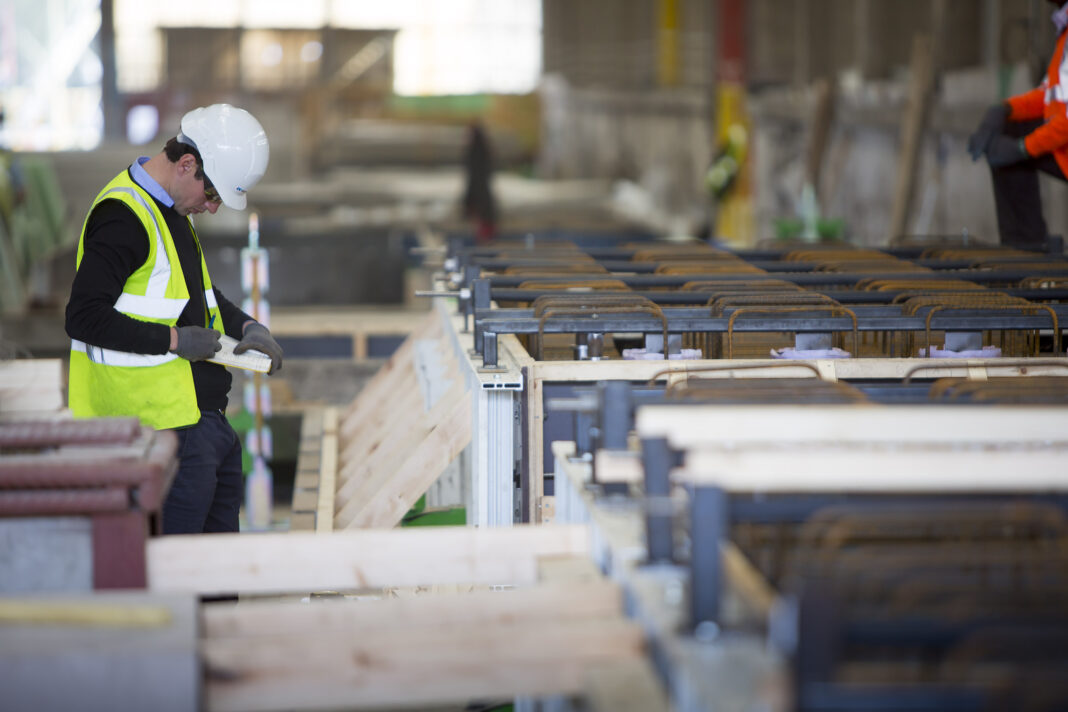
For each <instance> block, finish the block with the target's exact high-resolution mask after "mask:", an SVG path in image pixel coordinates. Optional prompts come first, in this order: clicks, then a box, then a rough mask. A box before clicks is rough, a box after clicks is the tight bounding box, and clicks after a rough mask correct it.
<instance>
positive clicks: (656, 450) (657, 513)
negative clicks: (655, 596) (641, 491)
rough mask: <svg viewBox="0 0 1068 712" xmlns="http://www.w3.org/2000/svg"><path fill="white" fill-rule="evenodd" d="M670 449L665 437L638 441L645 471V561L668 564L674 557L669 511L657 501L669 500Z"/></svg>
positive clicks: (665, 501) (664, 501)
mask: <svg viewBox="0 0 1068 712" xmlns="http://www.w3.org/2000/svg"><path fill="white" fill-rule="evenodd" d="M672 459H673V458H672V453H671V449H670V448H669V447H668V442H667V439H666V438H646V439H643V440H642V467H643V469H644V471H645V497H646V511H645V537H646V549H647V551H646V555H647V557H648V561H649V563H653V564H659V563H670V562H671V561H672V560H673V559H674V558H675V543H674V541H673V540H672V536H671V528H672V517H671V511H670V509H669V508H668V507H667V506H661V504H660V503H665V504H667V503H669V502H670V497H671V480H670V477H669V473H670V471H671V463H672Z"/></svg>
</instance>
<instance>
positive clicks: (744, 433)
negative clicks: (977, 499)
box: [635, 404, 1068, 454]
mask: <svg viewBox="0 0 1068 712" xmlns="http://www.w3.org/2000/svg"><path fill="white" fill-rule="evenodd" d="M635 421H636V427H637V431H638V433H639V435H640V436H641V437H664V438H667V439H668V441H669V442H670V443H671V445H672V446H673V447H675V448H678V449H687V448H691V447H698V448H699V447H702V446H704V445H710V444H716V443H727V442H729V443H731V444H732V445H734V446H737V445H741V444H745V443H768V444H772V445H774V446H775V447H782V446H783V445H785V444H787V443H793V444H798V445H804V446H806V447H811V446H812V445H813V444H816V443H832V444H841V443H867V444H872V443H884V444H892V443H909V444H913V445H915V444H921V443H927V444H939V443H959V444H965V443H970V444H998V443H1015V444H1017V445H1019V444H1022V443H1034V444H1036V445H1041V444H1043V443H1061V444H1065V443H1068V407H1063V406H1012V407H1011V408H997V409H991V408H977V407H974V406H949V405H947V406H938V407H930V406H922V405H916V406H912V405H908V406H883V405H869V404H862V405H782V406H769V405H759V406H747V405H737V406H734V405H732V406H727V407H723V406H713V405H708V406H693V407H687V408H677V407H673V406H646V407H643V408H640V409H639V410H638V413H637V416H636V418H635ZM962 454H963V453H962Z"/></svg>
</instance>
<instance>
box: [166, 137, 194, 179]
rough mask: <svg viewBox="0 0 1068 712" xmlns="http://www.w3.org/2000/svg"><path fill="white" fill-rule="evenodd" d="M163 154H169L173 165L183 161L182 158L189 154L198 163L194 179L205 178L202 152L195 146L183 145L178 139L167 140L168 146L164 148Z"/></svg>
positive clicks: (168, 156) (169, 159)
mask: <svg viewBox="0 0 1068 712" xmlns="http://www.w3.org/2000/svg"><path fill="white" fill-rule="evenodd" d="M163 152H164V153H165V154H167V160H168V161H170V162H171V163H177V162H178V161H179V160H181V158H182V156H184V155H185V154H187V153H189V154H192V156H193V158H195V159H196V162H197V172H196V175H195V176H193V177H194V178H203V177H204V159H203V158H201V157H200V151H198V150H197V149H196V147H195V146H190V145H189V144H188V143H182V142H181V141H179V140H178V139H177V138H170V139H168V140H167V145H166V146H164V147H163Z"/></svg>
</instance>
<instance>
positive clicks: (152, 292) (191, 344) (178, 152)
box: [66, 104, 282, 534]
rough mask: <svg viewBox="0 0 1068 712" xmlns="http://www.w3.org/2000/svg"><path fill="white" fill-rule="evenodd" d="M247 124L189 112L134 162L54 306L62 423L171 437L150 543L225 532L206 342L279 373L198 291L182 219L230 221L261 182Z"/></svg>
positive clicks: (229, 503) (235, 479)
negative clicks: (62, 358) (168, 474)
mask: <svg viewBox="0 0 1068 712" xmlns="http://www.w3.org/2000/svg"><path fill="white" fill-rule="evenodd" d="M269 155H270V149H269V145H268V141H267V135H266V134H265V133H264V131H263V127H262V126H261V125H260V123H259V122H258V121H257V120H256V119H255V118H254V117H253V116H252V115H251V114H250V113H248V112H247V111H245V110H243V109H238V108H235V107H232V106H230V105H228V104H214V105H212V106H208V107H202V108H199V109H194V110H193V111H190V112H189V113H188V114H186V115H185V116H184V117H182V122H181V132H180V133H179V134H178V135H177V137H175V138H172V139H170V140H169V141H167V144H166V146H165V147H164V148H163V150H162V151H161V152H160V153H158V154H157V155H155V156H153V157H151V158H149V157H147V156H142V157H140V158H138V159H137V160H136V161H134V162H133V164H131V165H130V167H129V168H126V169H124V170H123V171H122V172H121V173H119V175H117V176H116V177H115V178H114V179H112V181H111V182H110V183H108V184H107V185H106V186H105V187H104V189H103V190H102V191H101V192H100V194H99V195H97V197H96V199H95V200H94V201H93V204H92V205H91V206H90V208H89V213H88V217H87V218H86V221H85V224H84V226H83V228H82V235H81V239H80V240H79V243H78V256H77V273H76V274H75V276H74V283H73V285H72V287H71V295H70V301H69V303H68V304H67V312H66V329H67V334H68V335H69V336H70V337H71V339H72V341H71V354H70V387H69V394H70V395H69V399H70V408H71V411H72V412H73V413H74V415H75V416H77V417H93V416H116V415H126V416H130V415H134V416H137V417H138V418H140V419H141V421H142V422H143V423H145V424H146V425H149V426H151V427H153V428H156V429H158V430H159V429H174V430H175V432H176V433H177V435H178V457H179V466H178V473H177V474H176V475H175V478H174V482H173V483H172V485H171V489H170V491H169V493H168V495H167V498H166V500H165V502H164V505H163V532H164V533H165V534H179V533H183V534H188V533H200V532H236V531H238V511H239V509H240V506H241V499H242V492H243V489H244V488H243V483H242V471H241V443H240V441H239V440H238V437H237V434H236V433H235V432H234V430H233V428H232V427H230V424H229V422H227V420H226V417H225V415H224V412H225V410H226V405H227V395H228V394H229V392H230V381H231V376H230V373H229V372H228V371H227V370H226V368H225V367H223V366H221V365H218V364H215V363H209V362H208V361H206V360H205V359H208V358H210V357H211V356H213V355H214V354H215V352H216V351H218V350H219V349H220V345H219V335H220V334H223V333H225V334H228V335H229V336H232V337H234V338H237V339H239V340H240V343H239V344H238V345H237V346H236V347H235V348H234V352H235V353H244V352H245V351H247V350H249V349H256V350H258V351H262V352H263V353H265V354H267V355H268V356H270V357H271V372H274V371H277V370H278V369H280V368H281V367H282V349H281V348H280V347H279V346H278V344H277V342H275V340H274V339H273V338H272V337H271V334H270V332H269V331H268V330H267V329H266V328H265V327H264V326H263V325H261V324H259V323H258V322H256V321H255V320H254V319H253V318H252V317H250V316H249V315H248V314H245V313H244V312H243V311H241V310H240V309H239V308H238V307H236V306H234V305H233V304H232V303H231V302H230V301H228V300H227V299H226V298H225V297H224V296H223V295H222V293H221V292H220V291H219V290H218V289H215V288H214V287H213V286H212V282H211V277H210V276H209V275H208V268H207V264H206V263H205V261H204V254H203V251H202V250H201V248H200V242H199V240H198V238H197V234H196V231H195V230H194V228H193V222H192V220H191V219H190V217H189V216H190V215H195V214H199V213H202V212H205V211H207V212H210V213H215V211H216V210H218V209H219V205H220V203H224V204H226V205H227V207H230V208H232V209H234V210H244V208H245V205H246V197H245V193H246V192H247V191H248V190H249V189H251V188H252V187H253V186H255V185H256V183H257V182H258V181H259V180H260V178H261V177H262V176H263V174H264V171H266V169H267V161H268V158H269Z"/></svg>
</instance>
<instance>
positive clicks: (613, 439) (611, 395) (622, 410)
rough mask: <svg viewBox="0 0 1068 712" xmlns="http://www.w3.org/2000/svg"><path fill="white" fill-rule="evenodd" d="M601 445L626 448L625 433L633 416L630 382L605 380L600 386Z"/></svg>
mask: <svg viewBox="0 0 1068 712" xmlns="http://www.w3.org/2000/svg"><path fill="white" fill-rule="evenodd" d="M599 390H600V394H601V399H602V400H601V447H603V448H604V449H605V450H626V449H627V434H628V433H630V429H631V426H632V425H633V422H634V417H633V414H632V408H631V398H630V383H629V382H628V381H606V382H604V383H602V384H601V386H600V389H599Z"/></svg>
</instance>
